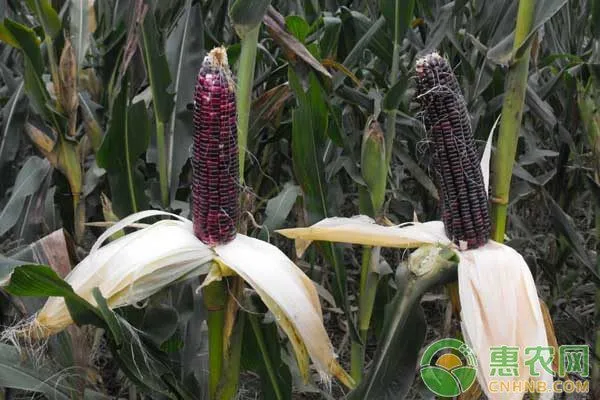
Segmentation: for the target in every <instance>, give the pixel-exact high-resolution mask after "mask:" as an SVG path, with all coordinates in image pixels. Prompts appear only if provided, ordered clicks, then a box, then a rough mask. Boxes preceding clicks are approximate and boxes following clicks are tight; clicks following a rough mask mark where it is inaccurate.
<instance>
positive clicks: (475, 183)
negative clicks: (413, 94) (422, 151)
mask: <svg viewBox="0 0 600 400" xmlns="http://www.w3.org/2000/svg"><path fill="white" fill-rule="evenodd" d="M416 72H417V101H418V102H419V104H420V105H421V108H422V110H423V121H424V122H425V128H426V129H427V133H428V136H429V139H430V140H431V141H430V149H431V152H432V154H433V165H434V169H435V173H436V178H437V181H438V186H439V189H440V198H441V208H442V221H443V222H444V226H445V227H446V233H447V234H448V237H449V238H450V239H451V240H452V241H453V242H454V243H456V244H457V245H458V246H459V247H460V248H461V249H463V250H464V249H473V248H477V247H479V246H482V245H484V244H485V243H487V241H488V239H489V238H490V231H491V222H490V216H489V203H488V197H487V193H486V190H485V186H484V184H483V175H482V172H481V168H480V165H479V155H478V153H477V149H476V147H475V140H474V138H473V132H472V130H471V121H470V120H469V113H468V110H467V105H466V103H465V100H464V98H463V95H462V92H461V90H460V86H459V85H458V81H457V79H456V76H454V72H453V71H452V68H451V67H450V64H448V61H447V60H446V59H444V58H443V57H441V56H440V55H438V54H437V53H432V54H429V55H427V56H425V57H423V58H421V59H420V60H418V61H417V64H416Z"/></svg>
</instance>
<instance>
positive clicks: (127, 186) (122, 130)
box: [96, 82, 149, 217]
mask: <svg viewBox="0 0 600 400" xmlns="http://www.w3.org/2000/svg"><path fill="white" fill-rule="evenodd" d="M121 87H122V89H121V91H120V92H119V93H118V95H117V97H116V99H115V102H114V104H113V106H112V110H111V115H110V121H109V126H108V132H107V133H106V136H105V137H104V140H103V141H102V145H101V146H100V149H99V150H98V154H97V160H96V161H97V163H98V166H100V167H102V168H104V169H106V170H107V172H108V175H109V177H108V179H109V183H110V188H111V193H112V203H113V209H114V211H115V212H116V214H117V215H119V216H120V217H124V216H126V215H129V214H131V213H133V212H136V211H140V210H144V209H146V208H147V205H148V199H147V197H146V194H145V193H144V179H143V176H142V174H141V173H140V171H138V169H137V164H138V159H139V157H140V156H141V154H142V153H143V152H145V151H146V149H147V147H148V142H149V126H148V125H149V123H148V115H147V113H146V107H145V106H144V103H143V102H138V103H136V104H132V105H129V106H128V104H127V103H128V96H127V93H128V90H127V83H126V82H124V83H123V85H122V86H121Z"/></svg>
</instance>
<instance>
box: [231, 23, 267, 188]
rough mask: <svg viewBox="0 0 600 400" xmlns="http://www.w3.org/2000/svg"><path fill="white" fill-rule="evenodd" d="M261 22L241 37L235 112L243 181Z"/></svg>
mask: <svg viewBox="0 0 600 400" xmlns="http://www.w3.org/2000/svg"><path fill="white" fill-rule="evenodd" d="M260 26H261V24H258V25H257V26H256V27H255V28H254V29H252V30H251V31H249V32H248V33H246V34H245V35H244V37H243V38H242V50H241V53H240V67H239V70H238V74H237V76H238V91H237V112H238V120H237V125H238V145H239V149H240V182H241V183H243V182H244V166H245V165H244V162H245V160H246V146H247V145H248V129H249V125H250V108H251V107H252V84H253V82H254V69H255V68H254V67H255V63H256V49H257V47H258V46H257V44H258V34H259V32H260Z"/></svg>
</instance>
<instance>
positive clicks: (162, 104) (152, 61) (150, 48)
mask: <svg viewBox="0 0 600 400" xmlns="http://www.w3.org/2000/svg"><path fill="white" fill-rule="evenodd" d="M141 32H142V35H141V39H142V40H141V43H142V50H143V54H144V64H145V65H146V72H147V73H148V80H149V81H150V88H151V90H152V102H153V104H154V112H155V113H156V118H157V119H158V120H159V121H161V122H163V123H165V122H167V121H168V120H169V118H170V117H171V111H172V110H173V93H171V92H170V91H169V85H170V84H171V74H170V72H169V65H168V64H167V59H166V57H165V51H164V47H163V46H162V43H161V40H160V35H159V33H158V28H157V27H156V19H155V17H154V13H153V12H152V11H148V12H147V13H146V16H145V17H144V22H143V23H142V29H141Z"/></svg>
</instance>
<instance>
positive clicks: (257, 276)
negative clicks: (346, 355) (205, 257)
mask: <svg viewBox="0 0 600 400" xmlns="http://www.w3.org/2000/svg"><path fill="white" fill-rule="evenodd" d="M215 251H216V253H217V254H218V255H219V258H220V260H221V262H222V263H223V264H226V265H227V266H228V267H229V268H231V269H233V270H234V271H235V272H236V273H237V274H238V275H240V276H241V277H242V278H243V279H244V280H245V281H246V282H247V283H248V284H249V285H250V286H252V287H253V288H254V289H255V290H256V291H257V293H258V294H259V296H260V297H261V299H262V300H263V302H264V303H265V304H266V305H267V307H269V309H270V310H271V312H273V314H275V317H276V319H277V323H278V324H279V326H280V327H281V329H283V331H284V332H285V333H286V334H287V336H288V337H289V339H290V340H291V342H292V345H293V348H294V351H295V353H296V359H297V361H298V365H299V367H300V371H301V372H302V374H303V376H304V378H305V380H307V379H308V357H307V353H308V355H310V358H311V359H312V360H313V362H314V363H315V365H316V367H317V369H318V370H319V372H320V373H321V375H322V376H324V375H330V374H331V375H334V376H336V377H337V378H338V379H339V380H340V381H342V382H343V383H344V384H345V385H346V386H349V387H352V386H354V382H353V380H352V378H351V377H350V376H349V375H348V374H347V373H346V371H344V369H343V368H342V367H341V366H340V365H339V363H338V362H337V360H336V356H335V354H334V352H333V346H332V344H331V342H330V341H329V337H328V336H327V332H326V331H325V327H324V326H323V315H322V312H321V306H320V303H319V298H318V294H317V290H316V288H315V286H314V285H313V284H312V282H311V281H310V279H309V278H308V277H307V276H306V275H305V274H304V273H303V272H302V270H300V268H298V267H297V266H296V265H295V264H294V263H293V262H292V261H290V259H288V258H287V256H286V255H285V254H283V253H282V252H281V251H280V250H279V249H278V248H277V247H275V246H273V245H271V244H269V243H267V242H263V241H262V240H258V239H254V238H251V237H248V236H244V235H237V236H236V238H235V239H234V240H233V241H232V242H230V243H228V244H225V245H220V246H217V247H215Z"/></svg>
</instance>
